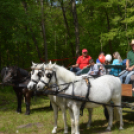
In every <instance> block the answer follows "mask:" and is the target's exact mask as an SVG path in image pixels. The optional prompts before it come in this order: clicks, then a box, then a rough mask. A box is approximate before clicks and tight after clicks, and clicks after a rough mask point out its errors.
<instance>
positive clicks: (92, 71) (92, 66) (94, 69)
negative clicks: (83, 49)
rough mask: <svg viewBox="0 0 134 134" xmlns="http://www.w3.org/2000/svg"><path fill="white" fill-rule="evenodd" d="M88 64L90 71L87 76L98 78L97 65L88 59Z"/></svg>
mask: <svg viewBox="0 0 134 134" xmlns="http://www.w3.org/2000/svg"><path fill="white" fill-rule="evenodd" d="M89 64H90V70H89V72H88V75H92V76H99V67H98V65H97V64H95V63H94V60H93V59H90V61H89Z"/></svg>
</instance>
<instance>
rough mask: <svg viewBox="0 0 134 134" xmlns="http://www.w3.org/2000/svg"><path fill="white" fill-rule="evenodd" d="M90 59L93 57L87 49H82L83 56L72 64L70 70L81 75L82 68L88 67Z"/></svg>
mask: <svg viewBox="0 0 134 134" xmlns="http://www.w3.org/2000/svg"><path fill="white" fill-rule="evenodd" d="M90 59H92V57H90V56H89V55H88V51H87V49H83V50H82V56H79V57H78V59H77V62H76V64H75V65H72V67H71V69H70V71H73V72H75V73H76V75H80V74H81V72H82V69H84V68H87V67H89V66H90V64H89V60H90Z"/></svg>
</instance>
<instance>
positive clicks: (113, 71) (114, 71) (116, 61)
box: [110, 59, 122, 76]
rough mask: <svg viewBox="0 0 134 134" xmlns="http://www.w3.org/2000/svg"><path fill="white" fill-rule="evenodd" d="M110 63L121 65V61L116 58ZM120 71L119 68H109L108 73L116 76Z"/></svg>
mask: <svg viewBox="0 0 134 134" xmlns="http://www.w3.org/2000/svg"><path fill="white" fill-rule="evenodd" d="M112 65H122V62H119V60H118V59H114V60H113V63H112ZM120 72H121V69H115V68H111V71H110V74H112V75H114V76H118V75H119V73H120Z"/></svg>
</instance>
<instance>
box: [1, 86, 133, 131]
mask: <svg viewBox="0 0 134 134" xmlns="http://www.w3.org/2000/svg"><path fill="white" fill-rule="evenodd" d="M16 106H17V101H16V96H15V94H14V92H13V90H12V87H6V88H4V89H0V134H17V133H18V134H51V131H52V128H53V123H54V119H53V111H52V110H51V109H50V108H49V98H48V97H45V96H44V97H40V98H36V100H35V98H33V99H32V104H31V115H29V116H26V115H24V114H25V104H24V103H23V105H22V113H21V114H18V113H16V112H15V110H16ZM123 118H124V130H122V131H119V129H118V128H119V123H118V122H117V123H116V122H113V128H112V131H111V132H105V129H106V127H107V121H106V120H105V117H104V114H103V108H102V107H99V108H95V109H94V112H93V123H92V126H91V127H90V128H89V129H87V128H86V123H87V121H88V113H87V110H86V109H85V110H84V115H83V116H82V117H81V118H80V131H81V134H89V133H90V134H95V133H97V134H103V133H105V134H109V133H110V134H118V133H119V134H133V133H134V113H123ZM67 119H68V126H69V133H70V132H71V128H70V116H69V114H68V112H67ZM38 122H39V123H40V124H41V126H40V127H37V126H36V125H32V126H30V127H27V128H18V126H21V125H26V124H36V123H38ZM63 128H64V125H63V120H62V113H61V111H59V118H58V129H57V131H58V132H57V133H58V134H63Z"/></svg>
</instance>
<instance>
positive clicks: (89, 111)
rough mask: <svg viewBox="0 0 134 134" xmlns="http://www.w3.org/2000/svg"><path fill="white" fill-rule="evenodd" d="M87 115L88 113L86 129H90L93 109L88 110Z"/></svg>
mask: <svg viewBox="0 0 134 134" xmlns="http://www.w3.org/2000/svg"><path fill="white" fill-rule="evenodd" d="M88 113H89V120H88V123H87V128H89V127H90V125H91V122H92V113H93V108H88Z"/></svg>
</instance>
